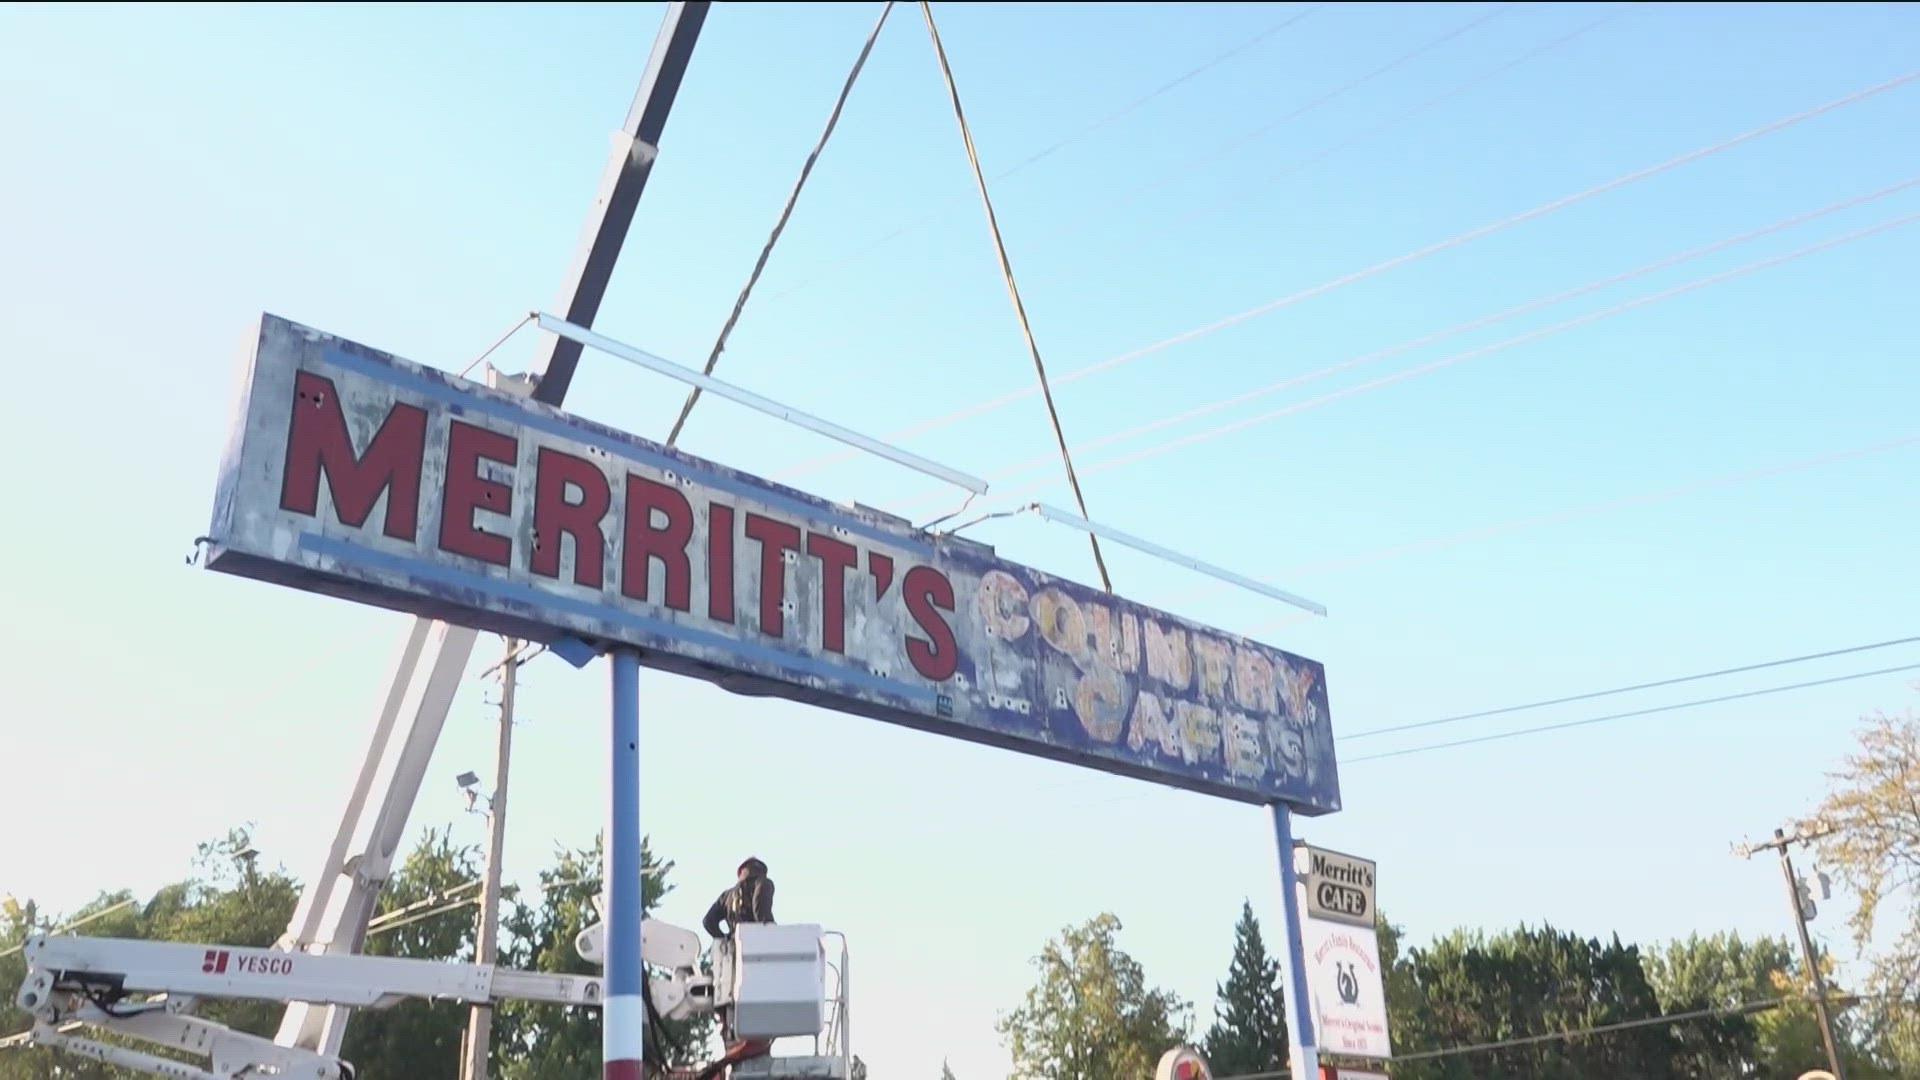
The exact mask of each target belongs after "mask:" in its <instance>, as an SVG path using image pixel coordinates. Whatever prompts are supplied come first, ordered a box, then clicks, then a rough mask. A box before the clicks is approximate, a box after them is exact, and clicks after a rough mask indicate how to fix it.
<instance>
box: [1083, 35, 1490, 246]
mask: <svg viewBox="0 0 1920 1080" xmlns="http://www.w3.org/2000/svg"><path fill="white" fill-rule="evenodd" d="M1513 7H1514V5H1513V4H1502V5H1501V6H1500V7H1497V8H1495V9H1494V10H1492V11H1490V12H1487V13H1486V14H1485V15H1480V16H1477V17H1475V18H1472V19H1469V20H1467V22H1466V23H1465V24H1463V25H1461V26H1457V27H1454V28H1453V29H1452V30H1449V31H1447V32H1446V33H1444V34H1441V35H1440V36H1439V37H1436V38H1432V39H1429V40H1427V41H1425V42H1422V43H1421V44H1419V45H1416V46H1414V47H1413V48H1412V49H1410V50H1408V51H1407V52H1404V53H1401V54H1400V55H1399V56H1397V57H1395V58H1393V59H1392V60H1389V61H1387V62H1386V63H1385V64H1382V65H1381V66H1380V67H1377V68H1374V69H1373V70H1372V71H1369V72H1367V73H1366V74H1365V75H1362V76H1360V77H1359V78H1357V79H1353V80H1351V81H1349V82H1346V83H1342V84H1341V85H1339V86H1337V87H1335V88H1333V89H1332V90H1329V91H1327V92H1326V93H1324V94H1321V95H1320V96H1319V97H1316V98H1312V99H1311V100H1309V101H1308V102H1307V103H1306V104H1304V105H1301V106H1300V107H1298V108H1296V109H1294V110H1293V111H1291V112H1288V113H1284V114H1282V115H1281V116H1279V117H1277V118H1275V119H1273V120H1269V121H1267V122H1265V123H1263V124H1261V125H1260V126H1259V127H1257V128H1254V129H1253V130H1252V131H1250V132H1247V133H1246V134H1245V135H1241V136H1237V137H1235V138H1233V139H1230V140H1228V141H1227V142H1225V143H1223V144H1222V145H1221V146H1219V147H1218V148H1216V149H1215V150H1213V151H1212V152H1211V153H1207V154H1201V155H1198V156H1194V157H1187V158H1183V159H1182V160H1181V162H1180V164H1178V165H1176V166H1174V167H1173V168H1172V169H1170V170H1168V171H1167V172H1164V173H1162V174H1160V176H1159V177H1158V178H1156V179H1154V180H1151V181H1149V182H1147V183H1146V184H1144V185H1142V186H1140V187H1137V188H1134V189H1133V190H1132V191H1130V192H1128V193H1127V194H1125V195H1123V196H1121V197H1120V199H1119V200H1118V202H1117V203H1116V204H1114V205H1124V204H1126V203H1129V202H1132V201H1133V200H1134V199H1136V198H1139V197H1140V196H1142V195H1145V194H1146V193H1148V192H1150V191H1153V190H1155V189H1156V188H1159V187H1162V186H1164V185H1165V184H1166V183H1167V182H1168V181H1169V180H1172V179H1173V178H1175V177H1177V176H1179V175H1181V174H1182V173H1186V172H1190V171H1191V170H1193V169H1195V168H1197V167H1199V166H1201V165H1204V164H1206V163H1207V162H1210V161H1215V160H1218V159H1219V158H1222V157H1225V156H1226V155H1228V154H1230V153H1232V152H1233V151H1235V150H1238V149H1239V148H1240V147H1242V146H1245V145H1246V144H1248V143H1250V142H1253V141H1254V140H1255V139H1258V138H1260V137H1261V136H1263V135H1265V134H1267V133H1268V132H1270V131H1273V130H1274V129H1275V128H1278V127H1280V126H1281V125H1282V124H1285V123H1286V122H1288V121H1289V120H1294V119H1297V118H1299V117H1301V116H1305V115H1306V114H1307V113H1310V112H1312V111H1313V110H1315V109H1317V108H1319V107H1320V106H1322V105H1325V104H1327V103H1328V102H1330V101H1332V100H1334V99H1335V98H1338V97H1339V96H1341V95H1342V94H1345V93H1347V92H1348V91H1350V90H1357V89H1359V88H1360V87H1362V86H1365V85H1366V84H1367V83H1370V82H1372V81H1373V80H1375V79H1377V78H1379V77H1380V76H1382V75H1385V74H1386V73H1387V72H1389V71H1392V70H1394V69H1395V68H1397V67H1400V66H1401V65H1403V64H1407V63H1411V62H1412V61H1414V60H1416V59H1418V58H1419V57H1421V56H1423V55H1425V54H1426V53H1429V52H1432V51H1433V50H1434V49H1437V48H1439V47H1440V46H1442V45H1445V44H1446V43H1447V42H1449V41H1452V40H1453V39H1454V38H1457V37H1459V36H1460V35H1462V34H1464V33H1467V32H1468V31H1470V30H1473V29H1475V28H1476V27H1479V26H1480V25H1482V24H1484V23H1486V22H1487V21H1489V20H1491V19H1494V18H1497V17H1499V16H1501V15H1504V14H1506V13H1507V12H1508V11H1509V10H1511V9H1512V8H1513ZM1108 209H1109V210H1111V209H1112V206H1109V207H1108ZM1094 223H1095V222H1094V221H1092V220H1089V221H1086V222H1083V223H1082V224H1081V225H1080V226H1079V227H1078V228H1085V227H1086V226H1087V225H1089V224H1094ZM1078 228H1069V229H1066V230H1064V232H1065V233H1067V234H1071V233H1073V232H1076V231H1078Z"/></svg>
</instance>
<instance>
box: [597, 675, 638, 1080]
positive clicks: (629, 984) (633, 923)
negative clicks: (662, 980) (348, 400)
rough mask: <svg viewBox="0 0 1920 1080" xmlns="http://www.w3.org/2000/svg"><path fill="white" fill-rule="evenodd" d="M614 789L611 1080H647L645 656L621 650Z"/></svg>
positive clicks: (605, 877) (606, 1054) (609, 874)
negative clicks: (643, 839) (642, 938)
mask: <svg viewBox="0 0 1920 1080" xmlns="http://www.w3.org/2000/svg"><path fill="white" fill-rule="evenodd" d="M608 660H609V661H610V666H611V667H612V669H613V695H612V696H613V723H612V733H611V734H612V739H611V745H610V747H609V749H611V751H612V754H611V757H610V764H611V770H610V771H611V776H610V777H609V779H610V781H611V783H610V785H609V788H610V791H609V794H610V796H611V798H610V799H609V800H608V813H607V840H606V848H605V851H604V854H603V856H602V862H601V866H602V870H601V885H602V887H603V888H604V889H605V890H606V896H607V912H606V915H607V924H606V925H607V969H606V980H607V981H606V1004H605V1006H604V1007H603V1008H602V1010H601V1014H600V1025H601V1051H602V1054H601V1060H602V1062H603V1064H604V1066H605V1071H604V1074H603V1076H604V1080H642V1077H643V1076H645V1067H644V1066H643V1065H642V1064H641V1062H642V1061H643V1060H644V1058H645V1050H646V1031H647V1007H646V1003H645V999H644V998H643V997H642V996H641V980H642V979H644V978H646V971H645V969H644V967H643V965H642V963H641V958H640V921H641V917H642V910H643V902H642V899H641V896H642V893H643V891H644V890H645V887H646V886H645V884H644V882H643V875H642V870H641V865H640V843H641V841H640V838H641V833H640V654H639V653H638V652H636V651H634V650H633V649H624V648H623V649H614V650H613V651H612V652H611V653H609V654H608Z"/></svg>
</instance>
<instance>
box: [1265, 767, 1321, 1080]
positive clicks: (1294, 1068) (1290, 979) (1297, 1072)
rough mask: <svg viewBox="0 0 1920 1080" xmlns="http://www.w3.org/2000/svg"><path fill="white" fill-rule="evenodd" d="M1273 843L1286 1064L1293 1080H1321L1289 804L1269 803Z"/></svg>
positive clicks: (1291, 815)
mask: <svg viewBox="0 0 1920 1080" xmlns="http://www.w3.org/2000/svg"><path fill="white" fill-rule="evenodd" d="M1267 809H1268V810H1270V811H1272V813H1273V842H1274V844H1275V846H1277V847H1278V848H1279V849H1280V904H1281V910H1282V911H1283V912H1285V913H1286V918H1285V920H1284V921H1285V923H1286V925H1285V927H1284V930H1285V933H1284V934H1283V935H1282V936H1283V937H1284V938H1285V939H1286V946H1287V967H1286V996H1287V1005H1288V1009H1289V1011H1290V1012H1291V1013H1292V1015H1291V1016H1289V1017H1287V1060H1288V1062H1289V1064H1290V1067H1291V1072H1292V1078H1293V1080H1319V1076H1320V1050H1319V1045H1318V1040H1316V1039H1315V1038H1314V1031H1313V1004H1312V1002H1311V1001H1309V1000H1308V997H1307V995H1308V993H1309V991H1308V990H1307V955H1306V949H1305V946H1304V945H1303V944H1302V943H1301V936H1300V890H1299V889H1298V888H1297V887H1296V885H1295V882H1296V877H1295V874H1294V868H1293V812H1292V811H1291V810H1289V809H1287V804H1286V803H1280V802H1276V803H1270V804H1268V806H1267Z"/></svg>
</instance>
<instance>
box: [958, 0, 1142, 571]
mask: <svg viewBox="0 0 1920 1080" xmlns="http://www.w3.org/2000/svg"><path fill="white" fill-rule="evenodd" d="M920 11H921V13H922V14H923V15H925V16H926V19H927V33H928V34H930V35H932V37H933V51H934V55H935V56H936V57H938V59H939V61H940V75H941V77H942V78H943V79H945V80H946V84H947V96H948V97H949V98H951V99H952V101H953V118H954V120H955V121H956V122H957V123H958V124H959V125H960V138H961V141H962V142H964V143H965V144H966V147H967V164H968V165H969V166H971V167H972V169H973V179H974V182H975V183H976V184H978V185H979V187H980V203H981V205H982V206H983V207H984V208H985V209H986V213H987V230H988V231H989V232H990V233H992V234H993V251H994V254H995V255H996V256H998V257H999V260H1000V273H1001V275H1002V276H1003V277H1005V278H1006V282H1007V295H1008V296H1009V297H1011V298H1012V300H1013V313H1014V315H1015V316H1016V317H1017V318H1018V319H1019V321H1020V333H1021V336H1023V337H1025V338H1026V341H1027V352H1028V353H1029V354H1030V355H1031V356H1032V357H1033V370H1034V373H1035V374H1037V375H1038V376H1039V381H1040V394H1041V396H1042V397H1043V398H1044V399H1045V400H1046V403H1047V419H1048V420H1049V421H1050V422H1051V423H1052V425H1053V437H1054V440H1055V441H1056V442H1057V443H1059V444H1060V460H1061V463H1062V464H1064V465H1065V466H1066V472H1067V484H1068V485H1069V486H1070V487H1072V488H1073V499H1074V502H1075V503H1077V504H1078V505H1079V507H1080V516H1081V517H1083V518H1084V517H1091V516H1092V515H1090V514H1088V513H1087V497H1086V495H1085V494H1084V493H1083V492H1082V491H1081V490H1080V477H1079V476H1078V475H1076V474H1075V473H1074V469H1073V452H1072V451H1071V450H1069V449H1068V448H1067V433H1066V430H1065V429H1064V428H1062V427H1061V426H1060V410H1059V409H1058V408H1056V407H1055V406H1054V403H1053V387H1052V386H1051V385H1050V384H1049V383H1048V382H1047V365H1046V363H1045V362H1043V361H1042V360H1041V359H1040V345H1039V343H1038V342H1037V341H1035V340H1034V337H1033V324H1032V322H1031V321H1029V320H1028V318H1027V306H1026V304H1025V303H1023V302H1022V301H1021V299H1020V286H1019V285H1018V284H1016V283H1015V282H1014V277H1013V263H1012V261H1011V260H1009V259H1008V257H1007V242H1006V240H1005V239H1004V238H1002V237H1001V235H1000V219H999V218H998V217H997V216H995V214H994V212H993V197H992V196H991V195H989V194H987V174H986V173H985V172H984V171H983V170H982V169H981V168H980V151H979V148H978V147H976V146H975V145H974V142H973V130H972V129H971V128H969V127H968V126H967V114H966V112H965V110H963V109H961V107H960V87H959V85H958V84H957V83H955V82H954V78H953V66H952V65H951V64H949V63H947V47H946V45H944V44H943V43H942V42H941V41H940V28H939V26H937V25H936V24H935V23H934V21H933V4H931V3H929V2H928V0H921V4H920ZM1087 541H1088V542H1089V543H1090V544H1092V545H1093V563H1094V566H1095V567H1097V568H1098V569H1099V571H1100V585H1101V587H1103V588H1105V589H1106V590H1107V591H1108V592H1112V591H1113V581H1112V579H1110V578H1109V577H1108V576H1107V560H1106V558H1105V557H1104V556H1102V555H1101V554H1100V538H1099V537H1098V536H1095V535H1094V534H1093V533H1092V532H1088V533H1087Z"/></svg>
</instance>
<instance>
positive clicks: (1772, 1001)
mask: <svg viewBox="0 0 1920 1080" xmlns="http://www.w3.org/2000/svg"><path fill="white" fill-rule="evenodd" d="M1867 996H1883V995H1867ZM1813 1000H1815V999H1814V998H1812V997H1810V996H1802V995H1794V996H1792V997H1781V998H1768V999H1765V1000H1762V1001H1747V1002H1742V1003H1740V1004H1738V1005H1719V1006H1714V1007H1712V1008H1706V1009H1694V1010H1691V1011H1689V1012H1682V1013H1668V1014H1666V1015H1664V1016H1648V1017H1643V1018H1641V1019H1639V1020H1621V1021H1618V1022H1615V1023H1611V1024H1597V1025H1594V1026H1593V1027H1584V1028H1572V1029H1569V1030H1566V1031H1554V1032H1548V1033H1547V1034H1544V1035H1521V1036H1517V1037H1515V1038H1511V1039H1499V1040H1497V1041H1494V1042H1484V1043H1474V1044H1472V1045H1468V1046H1450V1047H1448V1048H1446V1049H1444V1050H1416V1051H1414V1052H1412V1053H1407V1054H1395V1055H1394V1056H1393V1058H1392V1059H1391V1060H1393V1061H1395V1062H1402V1061H1423V1060H1427V1059H1430V1058H1437V1057H1452V1056H1455V1055H1458V1054H1475V1053H1484V1052H1486V1051H1488V1050H1504V1049H1508V1048H1510V1047H1515V1046H1530V1045H1534V1044H1537V1043H1543V1042H1556V1041H1559V1040H1562V1039H1577V1038H1582V1037H1584V1036H1588V1035H1607V1034H1611V1033H1613V1032H1616V1031H1629V1030H1632V1029H1634V1028H1644V1027H1657V1026H1660V1025H1663V1024H1680V1023H1687V1022H1690V1021H1694V1020H1708V1019H1713V1018H1716V1017H1722V1016H1746V1015H1749V1014H1752V1013H1757V1012H1767V1011H1768V1010H1771V1009H1778V1008H1783V1007H1785V1006H1788V1005H1794V1004H1799V1003H1802V1002H1810V1001H1813ZM1826 1000H1827V1001H1830V1002H1833V1003H1834V1004H1839V1005H1852V1004H1857V1003H1858V1002H1860V1001H1861V1000H1863V998H1862V997H1861V996H1860V995H1851V994H1849V995H1839V996H1829V997H1828V998H1827V999H1826ZM1287 1075H1288V1074H1287V1073H1285V1072H1257V1073H1238V1074H1236V1075H1233V1076H1223V1077H1220V1078H1219V1080H1286V1077H1287Z"/></svg>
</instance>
